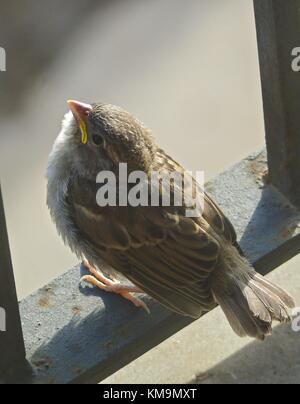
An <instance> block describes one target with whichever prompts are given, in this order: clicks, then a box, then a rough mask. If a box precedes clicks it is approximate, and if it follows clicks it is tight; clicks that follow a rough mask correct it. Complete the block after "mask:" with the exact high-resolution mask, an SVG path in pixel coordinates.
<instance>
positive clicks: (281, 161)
mask: <svg viewBox="0 0 300 404" xmlns="http://www.w3.org/2000/svg"><path fill="white" fill-rule="evenodd" d="M254 7H255V18H256V27H257V40H258V50H259V60H260V70H261V79H262V90H263V102H264V114H265V127H266V143H267V150H268V162H269V178H270V180H271V182H272V183H273V184H274V185H275V186H276V187H277V188H278V189H279V190H280V191H281V192H282V193H283V194H284V195H286V197H287V198H289V200H290V201H291V202H292V203H293V204H294V205H295V206H297V207H300V176H299V172H300V159H299V156H300V113H299V104H300V59H299V54H300V0H254ZM297 49H298V51H297ZM296 51H297V52H296ZM297 56H298V62H297V60H296V57H297Z"/></svg>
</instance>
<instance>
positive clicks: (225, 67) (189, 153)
mask: <svg viewBox="0 0 300 404" xmlns="http://www.w3.org/2000/svg"><path fill="white" fill-rule="evenodd" d="M0 6H1V16H0V47H3V48H5V49H6V54H7V71H6V72H1V73H0V120H1V132H0V133H1V137H0V180H1V183H2V188H3V195H4V202H5V206H6V213H7V222H8V230H9V236H10V242H11V249H12V256H13V263H14V268H15V274H16V283H17V289H18V294H19V298H22V297H24V296H26V295H28V294H29V293H31V292H32V291H34V290H35V289H37V288H38V287H40V286H42V285H44V284H45V283H46V282H48V281H49V280H50V279H52V278H54V277H55V276H57V275H58V274H60V273H62V272H64V271H65V270H67V269H68V268H69V267H71V266H73V265H74V264H76V261H77V260H76V257H74V256H72V255H71V253H70V252H69V251H68V249H67V248H66V247H65V246H64V245H63V244H62V242H61V241H60V239H59V238H58V236H57V234H56V231H55V228H54V226H53V225H52V223H51V221H50V217H49V215H48V212H47V208H46V203H45V200H46V181H45V178H44V173H45V169H46V166H47V159H48V155H49V152H50V150H51V147H52V144H53V142H54V140H55V137H56V136H57V134H58V132H59V130H60V124H61V120H62V117H63V115H64V113H65V112H66V111H67V105H66V100H67V99H69V98H74V99H79V100H81V101H85V102H92V101H104V102H110V103H114V104H118V105H120V106H122V107H123V108H125V109H127V110H129V111H130V112H132V113H133V114H135V115H137V116H138V117H139V118H140V119H141V120H142V121H144V122H145V123H146V124H147V126H149V127H150V128H151V129H152V130H153V132H154V135H155V137H156V138H157V140H158V142H159V143H160V145H161V146H162V147H163V148H165V149H166V150H167V151H168V153H169V154H171V155H172V156H173V157H174V158H176V159H177V160H179V161H180V162H181V163H183V164H184V165H185V166H186V168H187V169H189V170H205V173H206V179H207V180H208V179H209V178H211V177H212V176H214V175H216V174H217V173H218V172H220V171H222V170H224V169H225V168H226V167H228V166H230V165H232V164H233V163H235V162H237V161H238V160H240V159H241V158H243V157H245V156H246V155H247V154H248V153H250V152H252V151H254V150H256V149H259V148H260V147H261V146H262V145H263V143H264V131H263V115H262V101H261V90H260V78H259V67H258V56H257V47H256V35H255V25H254V14H253V5H252V0H243V1H241V0H188V1H182V0H147V1H146V0H143V1H141V0H110V1H108V0H101V1H100V0H64V2H62V1H59V0H52V1H51V2H49V1H44V0H41V1H34V0H22V1H15V2H6V1H4V0H0ZM0 248H1V246H0Z"/></svg>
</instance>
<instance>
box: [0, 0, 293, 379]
mask: <svg viewBox="0 0 300 404" xmlns="http://www.w3.org/2000/svg"><path fill="white" fill-rule="evenodd" d="M254 8H255V16H256V25H257V35H258V49H259V57H260V67H261V77H262V90H263V101H264V113H265V126H266V144H267V152H268V170H269V181H268V183H269V182H270V183H271V185H269V184H268V185H265V186H262V182H263V179H264V178H263V177H264V176H265V172H266V168H267V163H266V155H265V152H260V153H257V154H255V155H252V156H249V157H248V158H247V159H245V160H243V161H242V162H240V163H239V164H237V165H236V166H234V167H233V168H232V169H230V170H228V171H226V172H225V173H223V174H221V175H220V176H218V177H217V178H216V179H215V180H214V181H212V182H211V183H210V184H208V190H209V191H210V193H211V194H212V195H213V196H214V197H215V199H216V200H217V202H218V203H219V204H220V205H221V206H222V208H223V210H224V211H225V213H226V214H227V215H228V216H229V218H230V219H231V220H232V222H233V224H234V225H235V227H236V229H237V233H238V236H239V241H240V244H241V246H242V248H243V250H244V252H245V253H246V255H247V257H248V258H249V260H250V261H251V262H252V263H253V264H254V266H255V267H256V269H257V270H258V271H260V272H261V273H264V274H265V273H267V272H269V271H271V270H272V269H274V268H276V267H277V266H278V265H280V264H281V263H283V262H284V261H286V260H288V259H289V258H291V257H292V256H294V255H295V254H297V253H299V251H300V235H299V233H298V230H297V229H298V227H297V225H298V223H299V219H300V214H299V212H298V210H297V209H296V208H299V207H300V176H299V172H300V171H299V168H300V162H299V156H300V109H299V106H298V104H300V102H299V101H300V72H297V71H295V69H293V68H292V63H293V57H294V56H293V55H294V53H293V49H294V48H296V47H297V46H298V47H300V14H299V10H300V0H288V1H287V0H254ZM245 102H247V94H245ZM274 186H275V187H276V188H275V187H274ZM279 191H280V192H279ZM285 197H286V198H288V199H289V201H290V202H292V204H293V206H292V204H291V205H289V204H288V203H287V201H286V199H285ZM233 200H234V201H236V203H235V204H234V205H233V204H232V201H233ZM295 207H296V208H295ZM253 212H254V213H253ZM254 235H255V240H254ZM79 278H80V271H79V268H78V267H77V268H74V269H71V270H70V271H68V272H66V273H65V274H64V275H62V276H61V277H60V278H58V279H56V280H55V281H53V282H51V283H50V284H48V285H46V286H45V287H44V288H42V289H41V290H39V291H37V292H36V293H35V294H33V295H32V296H29V297H28V298H26V299H24V301H22V302H21V303H20V305H18V301H17V297H16V290H15V284H14V278H13V269H12V264H11V257H10V251H9V244H8V237H7V231H6V224H5V216H4V210H3V203H2V197H1V190H0V307H1V308H3V309H5V312H6V318H5V326H6V331H5V332H3V331H1V329H0V383H1V382H12V383H14V382H17V381H21V382H25V383H41V382H43V383H77V382H99V381H100V380H102V379H103V378H105V377H107V376H109V375H110V374H112V373H113V372H115V371H116V370H118V369H120V368H122V367H123V366H124V365H126V364H127V363H129V362H130V361H132V360H134V359H135V358H137V357H139V356H140V355H142V354H143V353H144V352H146V351H148V350H149V349H151V348H152V347H154V346H155V345H157V344H158V343H160V342H162V341H163V340H164V339H166V338H168V337H169V336H171V335H172V334H174V333H175V332H177V331H179V330H180V329H181V328H183V327H184V326H186V325H188V324H190V323H191V321H192V320H190V319H187V318H185V317H181V316H178V315H175V314H173V313H170V312H169V311H168V310H166V309H164V308H163V307H162V306H160V305H159V304H157V303H156V302H154V301H153V300H151V299H150V298H147V297H146V299H148V301H147V303H148V305H149V306H150V309H151V311H152V314H151V316H147V315H146V314H145V313H142V312H141V311H137V310H134V309H133V308H132V307H131V306H130V304H128V305H127V304H126V303H124V302H120V300H119V299H118V297H115V296H111V295H110V294H103V295H101V296H102V298H103V301H101V300H100V299H99V294H98V292H97V293H96V294H94V292H93V291H89V292H87V293H89V299H87V298H86V297H85V296H83V295H82V294H81V293H79V291H78V281H79ZM99 293H101V292H99ZM95 308H97V309H95ZM19 309H20V312H21V318H22V326H21V320H20V315H19ZM0 314H1V313H0ZM22 329H23V332H22ZM23 334H24V337H23ZM25 347H26V351H27V359H25Z"/></svg>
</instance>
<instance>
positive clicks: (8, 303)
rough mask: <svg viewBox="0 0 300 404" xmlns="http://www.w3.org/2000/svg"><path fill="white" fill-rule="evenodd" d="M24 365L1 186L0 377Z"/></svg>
mask: <svg viewBox="0 0 300 404" xmlns="http://www.w3.org/2000/svg"><path fill="white" fill-rule="evenodd" d="M24 366H25V347H24V340H23V334H22V327H21V320H20V313H19V307H18V300H17V294H16V288H15V281H14V275H13V267H12V262H11V256H10V249H9V243H8V236H7V230H6V221H5V215H4V207H3V201H2V193H1V186H0V380H1V377H2V376H5V379H6V380H9V379H10V378H11V377H16V373H17V372H19V371H21V370H23V368H24Z"/></svg>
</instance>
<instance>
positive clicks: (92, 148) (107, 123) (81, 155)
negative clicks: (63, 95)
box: [60, 100, 156, 172]
mask: <svg viewBox="0 0 300 404" xmlns="http://www.w3.org/2000/svg"><path fill="white" fill-rule="evenodd" d="M68 105H69V107H70V110H71V112H69V114H67V116H66V118H65V120H64V123H63V129H62V133H61V135H60V136H61V138H63V140H62V139H61V140H60V143H63V142H64V148H65V151H67V150H71V151H72V152H71V153H69V158H71V159H74V162H76V164H77V166H78V165H80V166H81V167H82V168H83V166H84V169H85V170H89V171H90V172H95V171H100V170H103V169H111V170H113V169H114V168H116V169H117V167H118V165H119V163H127V164H128V170H129V171H133V170H140V171H144V172H149V171H150V169H151V163H152V161H153V156H154V152H155V148H156V146H155V143H154V140H153V138H152V136H151V133H150V131H149V130H148V129H147V128H146V127H145V126H144V125H143V124H142V123H141V122H140V121H138V120H137V119H136V118H135V117H133V116H132V115H131V114H129V113H128V112H126V111H124V110H122V109H121V108H119V107H116V106H113V105H109V104H101V103H95V104H85V103H82V102H79V101H73V100H72V101H68Z"/></svg>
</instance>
